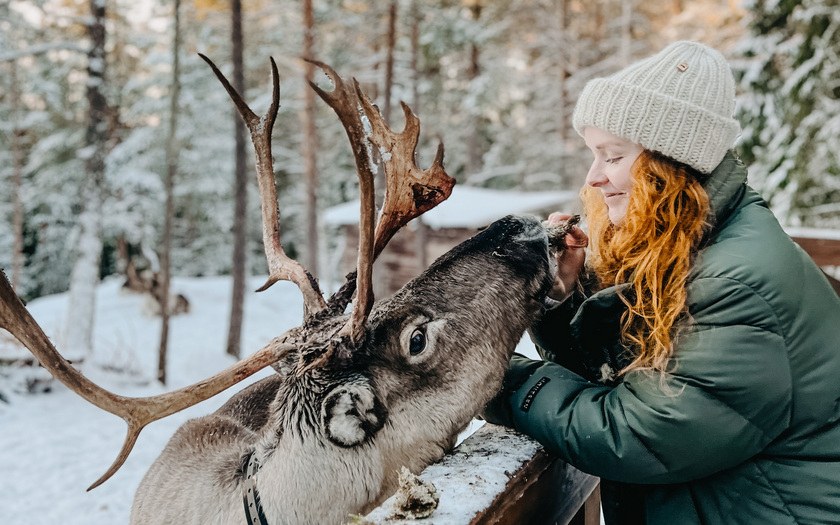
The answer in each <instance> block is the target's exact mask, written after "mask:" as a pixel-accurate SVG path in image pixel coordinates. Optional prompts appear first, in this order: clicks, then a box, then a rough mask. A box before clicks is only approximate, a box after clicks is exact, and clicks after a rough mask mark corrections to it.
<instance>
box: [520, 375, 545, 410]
mask: <svg viewBox="0 0 840 525" xmlns="http://www.w3.org/2000/svg"><path fill="white" fill-rule="evenodd" d="M549 381H551V379H550V378H548V377H541V378H540V380H539V381H537V382H536V383H534V386H532V387H531V390H528V394H527V395H526V396H525V399H523V400H522V406H521V407H520V408H521V409H522V411H523V412H527V411H528V410H530V409H531V403H532V402H533V401H534V398H535V397H536V395H537V392H539V391H540V389H541V388H542V387H544V386H545V384H546V383H548V382H549Z"/></svg>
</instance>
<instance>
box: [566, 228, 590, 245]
mask: <svg viewBox="0 0 840 525" xmlns="http://www.w3.org/2000/svg"><path fill="white" fill-rule="evenodd" d="M587 246H589V237H587V236H586V234H585V233H583V230H581V229H580V228H578V227H577V226H575V227H574V228H572V229H571V230H569V233H567V234H566V247H567V248H586V247H587Z"/></svg>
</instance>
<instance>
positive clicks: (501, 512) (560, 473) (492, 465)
mask: <svg viewBox="0 0 840 525" xmlns="http://www.w3.org/2000/svg"><path fill="white" fill-rule="evenodd" d="M420 477H421V479H422V480H423V481H424V482H431V483H432V484H434V486H435V487H436V489H437V492H438V495H439V497H440V502H439V504H438V507H437V509H436V510H435V511H434V512H433V513H432V514H431V516H429V517H428V518H425V519H420V520H416V519H415V520H399V519H392V518H391V516H392V515H393V513H394V510H395V498H394V497H392V498H390V499H388V500H387V501H386V502H385V503H383V504H382V505H381V506H379V507H378V508H377V509H375V510H374V511H373V512H371V513H370V514H368V515H367V516H366V519H367V520H368V521H369V522H371V523H377V524H379V523H383V524H385V523H387V524H389V525H391V524H394V525H410V524H411V525H467V524H469V525H491V524H493V525H519V524H529V525H530V524H534V525H539V524H553V523H560V524H565V523H575V524H580V525H584V524H585V525H597V524H598V523H599V521H600V507H599V494H598V490H597V488H598V478H596V477H593V476H590V475H589V474H585V473H583V472H581V471H579V470H577V469H575V468H574V467H572V466H571V465H569V464H567V463H564V462H563V461H560V460H559V459H556V458H554V457H552V456H550V455H549V454H548V453H546V452H545V450H543V448H542V446H541V445H540V444H539V443H537V442H536V441H534V440H532V439H530V438H528V437H527V436H524V435H522V434H520V433H518V432H516V431H514V430H511V429H509V428H504V427H500V426H496V425H490V424H487V425H484V426H483V427H481V428H480V429H478V430H477V431H476V432H475V433H474V434H473V435H471V436H470V437H468V438H467V439H466V440H464V442H463V443H461V444H460V445H459V446H458V447H457V448H456V449H455V450H454V451H453V452H452V453H451V454H449V455H447V456H446V457H444V458H443V459H442V460H441V461H440V462H439V463H436V464H434V465H431V466H429V467H428V468H426V470H424V471H423V473H422V474H421V476H420Z"/></svg>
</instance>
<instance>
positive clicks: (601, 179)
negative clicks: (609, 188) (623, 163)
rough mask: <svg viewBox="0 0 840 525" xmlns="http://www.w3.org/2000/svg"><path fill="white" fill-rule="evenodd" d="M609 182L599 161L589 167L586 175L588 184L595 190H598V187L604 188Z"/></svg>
mask: <svg viewBox="0 0 840 525" xmlns="http://www.w3.org/2000/svg"><path fill="white" fill-rule="evenodd" d="M606 182H607V177H606V176H605V175H604V171H603V170H602V169H601V166H600V165H599V163H598V161H597V160H596V161H595V162H593V163H592V165H591V166H590V167H589V171H588V172H587V173H586V184H587V185H588V186H592V187H593V188H597V187H598V186H603V185H604V184H606Z"/></svg>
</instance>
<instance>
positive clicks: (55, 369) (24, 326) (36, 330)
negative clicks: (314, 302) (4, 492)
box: [0, 271, 296, 490]
mask: <svg viewBox="0 0 840 525" xmlns="http://www.w3.org/2000/svg"><path fill="white" fill-rule="evenodd" d="M0 328H4V329H6V330H8V331H9V333H11V334H12V335H13V336H15V338H17V340H18V341H20V342H21V343H22V344H23V345H24V346H25V347H26V348H28V349H29V351H30V352H32V354H33V355H34V356H35V357H36V358H37V359H38V361H39V362H40V363H41V365H42V366H43V367H44V368H46V369H47V370H48V371H49V372H50V373H51V374H52V375H53V377H55V378H56V379H58V380H59V381H61V382H62V383H64V385H65V386H67V388H69V389H70V390H72V391H73V392H76V393H77V394H79V395H80V396H82V397H83V398H85V399H86V400H88V401H89V402H90V403H92V404H94V405H96V406H97V407H99V408H101V409H102V410H105V411H107V412H110V413H112V414H114V415H117V416H119V417H121V418H122V419H123V420H124V421H125V422H126V424H127V425H128V430H127V432H126V436H125V441H124V443H123V446H122V449H121V450H120V453H119V455H117V458H116V459H115V460H114V462H113V463H112V464H111V466H110V467H109V468H108V470H107V471H106V472H105V474H103V475H102V476H101V477H100V478H99V479H98V480H96V481H95V482H94V483H93V484H92V485H91V486H90V487H88V489H87V490H91V489H94V488H96V487H98V486H99V485H101V484H102V483H104V482H105V481H106V480H107V479H108V478H110V477H111V476H112V475H113V474H114V473H115V472H116V471H117V470H118V469H119V468H120V467H121V466H122V464H123V463H124V462H125V460H126V458H127V457H128V454H129V453H130V452H131V449H132V448H134V443H135V442H136V441H137V436H138V435H140V431H141V430H143V428H144V427H145V426H146V425H148V424H149V423H151V422H153V421H157V420H158V419H162V418H164V417H166V416H169V415H171V414H174V413H175V412H179V411H181V410H183V409H185V408H187V407H191V406H193V405H195V404H197V403H199V402H201V401H204V400H205V399H209V398H211V397H213V396H215V395H216V394H218V393H219V392H221V391H222V390H225V389H226V388H228V387H230V386H232V385H235V384H236V383H238V382H240V381H242V380H243V379H245V378H246V377H248V376H250V375H253V374H254V373H256V372H258V371H259V370H262V369H263V368H265V367H266V366H268V365H270V364H272V363H275V362H277V361H279V360H280V359H281V358H282V357H283V356H284V355H286V354H287V353H289V352H290V351H291V350H293V349H295V348H296V345H294V344H289V343H286V342H285V341H286V339H288V338H289V337H290V333H289V332H287V333H286V334H284V335H282V336H280V337H277V338H275V339H274V340H272V341H271V342H270V343H268V344H267V345H266V346H264V347H263V348H262V349H261V350H260V351H258V352H257V353H255V354H253V355H252V356H251V357H248V358H246V359H243V360H241V361H239V362H238V363H236V364H235V365H233V366H231V367H230V368H228V369H226V370H224V371H222V372H219V373H218V374H216V375H214V376H212V377H210V378H207V379H205V380H203V381H199V382H198V383H195V384H193V385H190V386H187V387H184V388H181V389H178V390H175V391H172V392H167V393H166V394H160V395H157V396H152V397H125V396H120V395H117V394H114V393H112V392H110V391H108V390H105V389H104V388H102V387H100V386H99V385H97V384H95V383H93V382H92V381H91V380H89V379H88V378H86V377H85V376H84V375H82V374H81V373H80V372H79V371H78V370H76V369H75V368H73V366H72V365H71V364H70V363H69V362H68V361H67V360H66V359H64V357H63V356H62V355H61V354H59V353H58V350H56V349H55V346H53V344H52V342H51V341H50V339H49V337H47V335H46V334H45V333H44V331H43V330H42V329H41V327H40V326H39V325H38V323H37V321H35V319H34V318H33V317H32V315H30V313H29V311H28V310H27V309H26V307H25V306H23V303H22V302H21V301H20V299H19V298H18V296H17V294H15V292H14V290H13V289H12V285H11V284H9V280H8V279H7V278H6V274H5V273H3V272H2V271H0Z"/></svg>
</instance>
